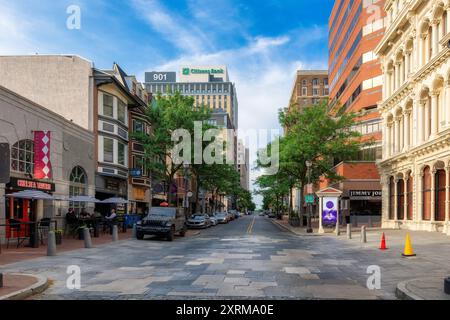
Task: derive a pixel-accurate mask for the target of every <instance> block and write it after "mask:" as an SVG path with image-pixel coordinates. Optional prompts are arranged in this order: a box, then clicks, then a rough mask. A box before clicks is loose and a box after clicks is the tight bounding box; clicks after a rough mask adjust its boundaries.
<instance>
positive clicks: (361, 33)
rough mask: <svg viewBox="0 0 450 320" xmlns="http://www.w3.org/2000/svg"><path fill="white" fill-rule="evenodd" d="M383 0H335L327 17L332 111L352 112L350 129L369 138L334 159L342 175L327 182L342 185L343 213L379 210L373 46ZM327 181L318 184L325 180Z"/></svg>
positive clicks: (377, 67) (381, 26)
mask: <svg viewBox="0 0 450 320" xmlns="http://www.w3.org/2000/svg"><path fill="white" fill-rule="evenodd" d="M384 2H385V1H384V0H378V1H377V0H371V1H364V0H336V1H335V4H334V7H333V10H332V12H331V16H330V19H329V85H330V98H329V99H330V107H329V112H330V114H331V115H333V116H339V115H341V114H344V113H355V114H356V115H357V118H356V123H355V127H354V129H355V130H356V131H359V132H360V133H361V134H362V135H363V138H362V140H363V141H364V142H370V143H368V144H367V145H366V146H364V148H363V149H362V150H361V152H360V154H359V155H358V157H357V158H355V159H354V161H351V162H340V163H339V161H337V162H336V171H337V172H339V173H340V174H341V175H342V176H344V177H345V180H344V181H342V182H340V183H337V184H334V185H332V186H333V187H335V188H338V189H340V190H342V191H343V196H342V199H343V201H341V208H342V209H343V210H342V211H343V213H344V214H345V215H346V216H349V215H350V214H351V215H365V214H368V213H369V212H370V214H372V215H377V216H378V215H380V214H381V185H380V176H379V174H378V170H377V167H376V160H377V159H381V157H382V127H381V118H380V114H379V112H378V110H377V105H378V103H379V102H380V101H381V100H382V70H381V64H380V62H379V61H378V59H377V57H376V56H375V54H374V52H373V50H374V49H375V47H376V46H377V45H378V43H379V42H380V41H381V39H382V37H383V35H384V31H385V17H386V13H385V11H384ZM328 185H329V183H328V182H327V181H323V182H322V183H321V187H326V186H328Z"/></svg>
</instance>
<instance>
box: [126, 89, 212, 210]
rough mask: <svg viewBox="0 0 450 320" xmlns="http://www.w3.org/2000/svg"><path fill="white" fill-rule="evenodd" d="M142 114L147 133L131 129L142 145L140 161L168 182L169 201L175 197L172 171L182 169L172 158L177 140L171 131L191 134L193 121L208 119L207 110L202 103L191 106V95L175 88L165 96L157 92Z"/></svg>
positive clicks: (154, 175) (153, 175)
mask: <svg viewBox="0 0 450 320" xmlns="http://www.w3.org/2000/svg"><path fill="white" fill-rule="evenodd" d="M145 117H146V118H147V119H148V121H149V122H150V123H151V125H152V132H151V134H150V135H147V134H145V133H135V134H133V137H134V138H135V139H136V140H137V141H138V142H140V143H141V144H142V145H143V148H144V154H145V156H144V165H145V166H146V167H147V168H148V169H149V170H150V172H151V176H152V179H153V180H154V181H161V182H165V185H166V186H169V190H168V201H169V203H171V204H173V203H174V200H175V199H174V197H173V194H172V193H171V192H170V186H172V185H174V184H175V175H176V174H177V173H178V172H181V171H182V170H181V169H183V164H179V163H177V164H175V163H174V161H173V160H174V159H173V158H172V150H173V149H174V147H175V145H177V144H178V142H177V141H173V140H172V133H173V132H174V131H175V130H177V129H185V130H187V131H188V132H189V133H190V134H191V137H194V123H195V122H196V121H201V122H206V120H208V119H210V112H209V110H208V109H207V108H206V107H199V108H196V107H194V99H193V98H192V97H185V96H182V95H181V94H180V93H179V92H176V93H174V94H170V95H168V96H161V95H158V96H157V97H156V99H154V101H153V103H152V104H151V105H150V106H149V107H148V108H147V109H146V112H145ZM191 154H192V159H191V162H190V163H194V161H193V160H194V159H193V157H194V153H192V152H191Z"/></svg>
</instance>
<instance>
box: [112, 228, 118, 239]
mask: <svg viewBox="0 0 450 320" xmlns="http://www.w3.org/2000/svg"><path fill="white" fill-rule="evenodd" d="M112 241H113V242H116V241H119V228H118V227H117V225H113V227H112Z"/></svg>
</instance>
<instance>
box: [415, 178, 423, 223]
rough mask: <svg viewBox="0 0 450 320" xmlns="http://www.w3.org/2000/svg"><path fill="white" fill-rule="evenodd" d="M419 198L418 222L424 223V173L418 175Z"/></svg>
mask: <svg viewBox="0 0 450 320" xmlns="http://www.w3.org/2000/svg"><path fill="white" fill-rule="evenodd" d="M416 185H417V186H418V189H417V192H416V194H417V197H418V201H417V202H418V206H419V207H418V208H417V215H418V216H417V217H416V218H417V221H423V172H421V173H419V174H418V175H417V184H416Z"/></svg>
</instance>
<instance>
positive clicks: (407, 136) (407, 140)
mask: <svg viewBox="0 0 450 320" xmlns="http://www.w3.org/2000/svg"><path fill="white" fill-rule="evenodd" d="M403 119H404V128H405V133H404V134H403V137H404V150H409V146H410V143H411V136H410V133H411V129H410V128H411V110H406V111H405V114H404V116H403Z"/></svg>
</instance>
